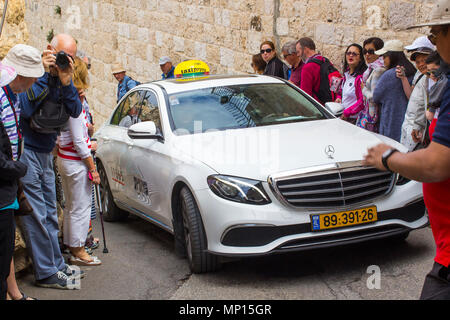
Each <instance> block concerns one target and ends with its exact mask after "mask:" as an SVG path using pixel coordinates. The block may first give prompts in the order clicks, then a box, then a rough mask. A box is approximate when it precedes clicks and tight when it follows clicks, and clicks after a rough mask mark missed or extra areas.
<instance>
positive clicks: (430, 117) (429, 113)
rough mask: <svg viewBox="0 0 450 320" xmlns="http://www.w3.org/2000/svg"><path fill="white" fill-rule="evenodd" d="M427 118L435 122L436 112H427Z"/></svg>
mask: <svg viewBox="0 0 450 320" xmlns="http://www.w3.org/2000/svg"><path fill="white" fill-rule="evenodd" d="M426 117H427V120H428V121H433V119H434V112H431V111H428V110H427V111H426Z"/></svg>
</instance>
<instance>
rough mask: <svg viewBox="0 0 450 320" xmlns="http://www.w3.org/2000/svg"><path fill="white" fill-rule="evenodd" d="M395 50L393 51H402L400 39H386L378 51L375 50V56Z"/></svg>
mask: <svg viewBox="0 0 450 320" xmlns="http://www.w3.org/2000/svg"><path fill="white" fill-rule="evenodd" d="M390 51H395V52H403V42H401V41H400V40H389V41H386V42H385V44H384V47H383V48H382V49H380V50H378V51H375V54H376V55H377V56H382V55H383V54H385V53H387V52H390Z"/></svg>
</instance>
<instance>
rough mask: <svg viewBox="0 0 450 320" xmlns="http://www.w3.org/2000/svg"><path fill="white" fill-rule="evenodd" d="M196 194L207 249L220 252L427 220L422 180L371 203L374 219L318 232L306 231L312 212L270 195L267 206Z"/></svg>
mask: <svg viewBox="0 0 450 320" xmlns="http://www.w3.org/2000/svg"><path fill="white" fill-rule="evenodd" d="M271 196H272V195H271ZM196 197H197V203H198V204H199V209H200V212H201V213H202V219H203V223H204V226H205V231H206V234H207V239H208V251H209V252H210V253H213V254H217V255H224V256H255V255H266V254H271V253H275V252H282V251H290V250H306V249H312V248H320V247H329V246H335V245H343V244H348V243H354V242H362V241H367V240H373V239H379V238H384V237H390V236H395V235H399V234H402V233H405V232H409V231H411V230H415V229H419V228H422V227H425V226H427V225H428V217H427V215H426V210H425V205H424V203H423V200H422V198H421V185H420V184H418V183H415V182H413V183H409V184H407V185H405V186H401V187H397V188H395V189H394V192H393V193H392V194H390V195H389V196H386V197H385V198H383V199H378V200H377V201H374V202H373V203H372V204H370V205H376V206H377V208H378V221H377V222H375V223H370V224H365V225H358V226H353V227H346V228H341V229H334V230H328V231H321V232H313V231H312V230H311V222H310V213H311V212H308V211H300V210H292V209H290V208H287V207H286V206H284V205H282V204H281V203H280V202H278V201H277V200H276V199H275V198H274V197H271V198H272V199H271V200H272V203H271V204H270V205H266V206H251V205H243V204H239V203H233V202H230V201H227V200H224V199H221V198H219V197H217V196H216V195H214V194H213V193H212V192H211V191H209V190H201V191H197V192H196ZM399 199H402V200H399ZM370 205H362V206H360V207H365V206H370ZM349 209H351V208H349ZM331 211H332V210H331ZM337 211H339V210H337Z"/></svg>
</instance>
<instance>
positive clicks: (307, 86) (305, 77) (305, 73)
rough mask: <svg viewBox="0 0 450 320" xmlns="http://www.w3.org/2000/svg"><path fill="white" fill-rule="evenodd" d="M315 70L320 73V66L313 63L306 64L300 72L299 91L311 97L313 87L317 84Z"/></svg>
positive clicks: (312, 95)
mask: <svg viewBox="0 0 450 320" xmlns="http://www.w3.org/2000/svg"><path fill="white" fill-rule="evenodd" d="M317 70H318V71H319V73H320V66H319V65H318V64H316V63H314V62H310V63H307V64H306V65H305V66H304V67H303V70H302V81H301V83H300V89H302V90H303V91H305V92H306V93H307V94H309V95H310V96H311V97H315V95H314V93H313V92H314V86H315V84H316V83H317V80H316V79H317V74H318V72H317Z"/></svg>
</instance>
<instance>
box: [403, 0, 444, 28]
mask: <svg viewBox="0 0 450 320" xmlns="http://www.w3.org/2000/svg"><path fill="white" fill-rule="evenodd" d="M446 24H450V0H436V3H435V5H434V7H433V10H432V11H431V20H430V21H429V22H427V23H422V24H417V25H414V26H411V27H409V28H408V29H412V28H419V27H426V26H429V27H431V26H442V25H446Z"/></svg>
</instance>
